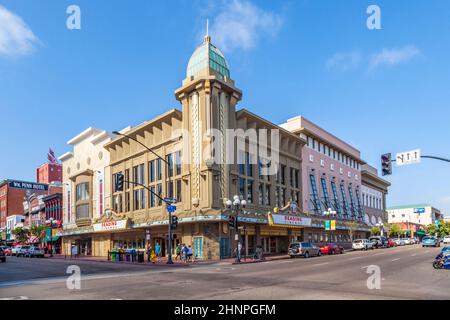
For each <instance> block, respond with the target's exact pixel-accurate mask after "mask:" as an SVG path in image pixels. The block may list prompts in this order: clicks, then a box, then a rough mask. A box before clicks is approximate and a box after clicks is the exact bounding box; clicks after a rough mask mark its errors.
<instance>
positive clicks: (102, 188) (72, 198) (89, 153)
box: [59, 127, 112, 255]
mask: <svg viewBox="0 0 450 320" xmlns="http://www.w3.org/2000/svg"><path fill="white" fill-rule="evenodd" d="M111 137H112V135H111V134H110V133H108V132H106V131H104V130H100V129H96V128H92V127H90V128H88V129H86V130H84V131H83V132H81V133H80V134H78V135H77V136H75V137H74V138H72V139H71V140H69V141H68V142H67V144H68V145H70V146H71V147H72V148H73V149H72V151H69V152H67V153H65V154H63V155H62V156H60V157H59V160H60V161H61V162H62V166H63V230H62V231H61V233H60V236H62V253H63V254H70V253H71V250H72V248H73V247H74V246H75V247H76V248H77V252H78V254H81V255H101V253H102V252H104V251H105V249H106V248H104V246H105V245H106V246H107V244H105V242H104V239H103V237H102V236H90V235H89V234H88V232H89V231H90V230H91V227H92V222H93V221H94V220H96V219H100V218H101V217H102V216H103V215H104V214H105V212H106V211H107V210H108V209H109V207H110V203H111V199H110V191H109V190H110V188H111V186H110V177H111V175H110V172H109V162H110V157H109V152H108V151H107V150H106V149H105V148H104V145H105V144H106V143H107V142H109V141H111Z"/></svg>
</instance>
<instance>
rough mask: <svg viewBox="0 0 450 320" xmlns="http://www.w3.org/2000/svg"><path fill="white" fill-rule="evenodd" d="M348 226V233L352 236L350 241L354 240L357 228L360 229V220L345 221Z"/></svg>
mask: <svg viewBox="0 0 450 320" xmlns="http://www.w3.org/2000/svg"><path fill="white" fill-rule="evenodd" d="M345 225H346V226H347V231H348V235H349V236H350V241H352V242H353V237H354V236H355V233H356V230H358V222H356V221H348V222H346V223H345Z"/></svg>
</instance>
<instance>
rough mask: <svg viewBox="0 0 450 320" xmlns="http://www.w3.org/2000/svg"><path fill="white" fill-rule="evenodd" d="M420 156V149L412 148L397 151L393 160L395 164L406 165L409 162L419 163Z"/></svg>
mask: <svg viewBox="0 0 450 320" xmlns="http://www.w3.org/2000/svg"><path fill="white" fill-rule="evenodd" d="M420 158H421V151H420V149H416V150H412V151H406V152H401V153H397V156H396V157H395V160H396V161H395V162H396V163H397V166H406V165H410V164H416V163H420Z"/></svg>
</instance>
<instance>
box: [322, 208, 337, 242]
mask: <svg viewBox="0 0 450 320" xmlns="http://www.w3.org/2000/svg"><path fill="white" fill-rule="evenodd" d="M323 214H324V215H325V216H327V217H334V216H336V211H334V210H332V209H331V208H328V210H327V211H324V212H323ZM329 231H330V239H329V240H330V242H332V241H331V221H330V230H329Z"/></svg>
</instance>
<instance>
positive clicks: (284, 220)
mask: <svg viewBox="0 0 450 320" xmlns="http://www.w3.org/2000/svg"><path fill="white" fill-rule="evenodd" d="M311 224H312V220H311V218H305V217H299V216H292V215H287V214H269V225H270V226H280V227H310V226H311Z"/></svg>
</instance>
